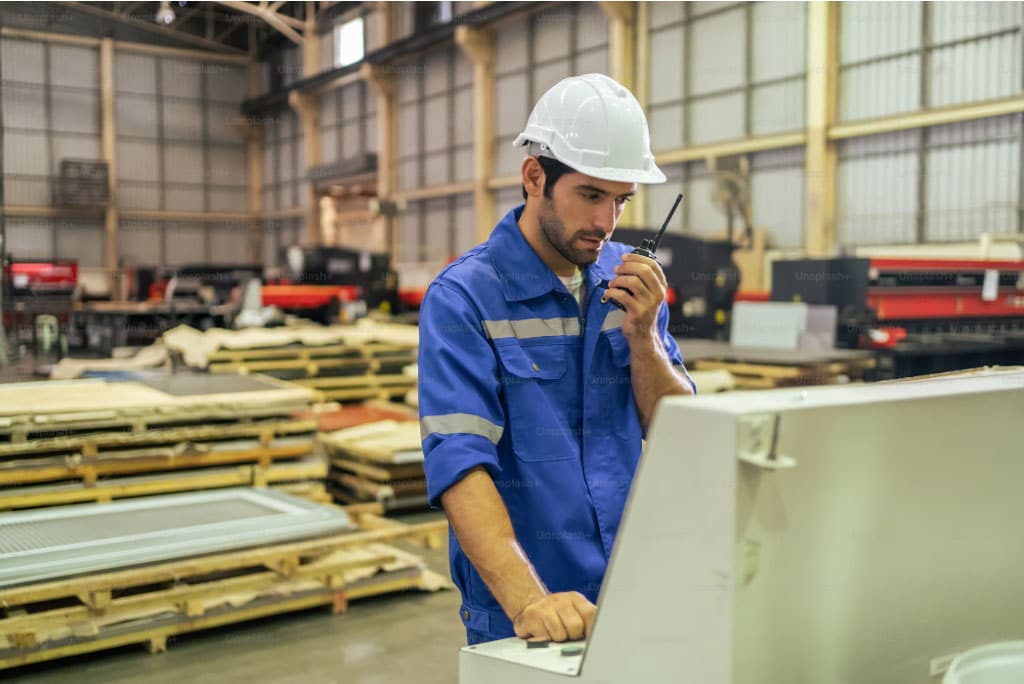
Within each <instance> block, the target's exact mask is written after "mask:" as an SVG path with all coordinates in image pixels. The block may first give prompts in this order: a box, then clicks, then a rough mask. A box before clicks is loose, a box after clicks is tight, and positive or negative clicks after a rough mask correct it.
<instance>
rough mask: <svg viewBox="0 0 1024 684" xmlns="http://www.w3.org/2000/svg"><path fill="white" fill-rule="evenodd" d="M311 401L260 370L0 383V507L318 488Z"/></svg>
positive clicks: (320, 468)
mask: <svg viewBox="0 0 1024 684" xmlns="http://www.w3.org/2000/svg"><path fill="white" fill-rule="evenodd" d="M313 400H314V394H313V393H312V392H311V391H310V390H308V389H305V388H302V387H296V386H294V385H290V384H288V383H284V382H281V381H278V380H274V379H273V378H265V377H260V376H253V377H243V376H210V375H206V374H184V375H156V376H153V377H149V378H144V379H141V380H138V381H130V382H129V381H121V382H114V381H105V380H68V381H50V382H33V383H20V384H9V385H0V510H5V509H17V508H30V507H36V506H50V505H62V504H69V503H80V502H95V501H109V500H112V499H118V498H124V497H130V496H140V495H148V494H158V493H170V492H180V491H190V490H196V489H210V488H217V487H228V486H238V485H266V484H270V483H283V482H296V481H298V482H309V481H310V480H312V481H316V482H317V483H322V481H323V478H324V475H325V474H326V465H325V464H324V462H323V460H322V459H320V458H319V457H317V456H315V455H314V451H315V434H316V422H315V421H314V420H313V419H312V417H311V416H309V414H308V412H309V409H310V408H311V404H312V402H313ZM303 413H305V415H306V417H299V416H300V415H301V414H303ZM321 493H322V487H321Z"/></svg>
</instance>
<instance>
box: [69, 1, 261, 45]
mask: <svg viewBox="0 0 1024 684" xmlns="http://www.w3.org/2000/svg"><path fill="white" fill-rule="evenodd" d="M60 4H61V5H64V6H67V7H71V8H73V9H75V10H77V11H79V12H84V13H85V14H91V15H93V16H96V17H102V18H103V19H108V20H110V21H115V22H117V23H120V24H125V25H127V26H132V27H134V28H137V29H139V30H141V31H148V32H150V33H153V34H156V35H159V36H163V37H165V38H170V39H172V40H179V41H181V42H183V43H190V44H192V45H195V46H197V47H202V48H206V49H207V50H213V51H215V52H227V53H232V54H245V53H244V52H242V51H241V50H238V49H236V48H233V47H229V46H227V45H224V44H223V43H216V42H214V41H212V40H207V39H205V38H201V37H200V36H196V35H193V34H191V33H186V32H184V31H179V30H177V29H172V28H167V27H166V26H158V25H157V24H155V23H153V22H149V21H145V20H143V19H136V18H134V17H128V16H122V15H119V14H115V13H114V12H111V11H109V10H105V9H101V8H99V7H96V6H94V5H92V4H91V3H87V2H61V3H60ZM242 4H245V3H242Z"/></svg>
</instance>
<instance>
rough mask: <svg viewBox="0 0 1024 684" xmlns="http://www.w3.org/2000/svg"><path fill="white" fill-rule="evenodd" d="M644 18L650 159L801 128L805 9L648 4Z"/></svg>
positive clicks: (784, 4) (794, 6) (785, 4)
mask: <svg viewBox="0 0 1024 684" xmlns="http://www.w3.org/2000/svg"><path fill="white" fill-rule="evenodd" d="M649 16H650V23H649V26H648V29H649V32H650V63H651V72H650V95H649V97H648V100H649V102H648V109H647V112H648V118H649V123H650V126H651V142H652V145H653V147H654V149H655V150H656V151H666V150H674V149H679V148H681V147H685V146H691V145H701V144H706V143H714V142H720V141H723V140H734V139H741V138H747V137H752V136H757V135H766V134H770V133H779V132H785V131H794V130H799V129H801V128H803V125H804V109H805V105H804V101H805V95H804V84H805V80H806V70H807V66H806V48H805V45H806V38H805V35H806V5H805V4H804V3H796V2H778V3H742V2H741V3H706V2H701V3H652V4H651V5H650V13H649ZM748 48H749V49H748ZM669 62H671V63H672V64H678V65H679V68H665V65H666V64H667V63H669Z"/></svg>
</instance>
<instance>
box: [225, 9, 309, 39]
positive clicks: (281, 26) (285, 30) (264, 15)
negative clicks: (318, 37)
mask: <svg viewBox="0 0 1024 684" xmlns="http://www.w3.org/2000/svg"><path fill="white" fill-rule="evenodd" d="M220 4H222V5H224V6H225V7H229V8H231V9H233V10H237V11H239V12H245V13H246V14H252V15H254V16H257V17H259V18H261V19H262V20H263V21H265V22H267V23H268V24H269V25H270V26H271V27H273V28H274V29H276V30H277V31H279V32H280V33H282V34H283V35H284V36H285V37H286V38H288V39H289V40H290V41H292V42H293V43H295V44H296V45H302V43H303V40H302V36H301V35H299V34H298V33H297V32H296V31H295V29H293V28H292V27H291V26H289V25H288V22H286V21H283V19H285V18H286V17H283V16H282V15H280V14H277V13H276V12H270V11H268V8H267V7H264V6H262V5H254V4H252V3H250V2H241V1H240V0H221V2H220ZM287 18H288V19H290V18H291V17H287ZM300 25H301V23H300Z"/></svg>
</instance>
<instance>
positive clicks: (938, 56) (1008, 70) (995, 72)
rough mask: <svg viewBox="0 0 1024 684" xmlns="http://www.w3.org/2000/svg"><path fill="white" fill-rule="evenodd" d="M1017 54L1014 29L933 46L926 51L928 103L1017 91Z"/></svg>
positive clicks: (957, 101) (942, 103)
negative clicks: (928, 84)
mask: <svg viewBox="0 0 1024 684" xmlns="http://www.w3.org/2000/svg"><path fill="white" fill-rule="evenodd" d="M939 4H941V3H939ZM1007 4H1011V5H1012V4H1016V3H1007ZM1020 54H1021V50H1020V35H1019V34H1018V33H1013V34H1003V35H999V36H993V37H990V38H982V39H978V40H977V41H976V42H970V43H960V44H956V45H951V46H949V47H943V48H936V49H935V50H933V51H932V52H931V54H930V55H929V78H930V80H931V85H930V88H929V91H928V95H929V97H928V104H929V106H932V107H943V106H946V105H954V104H963V103H966V102H976V101H978V100H991V99H995V98H999V97H1008V96H1010V95H1013V94H1014V93H1016V92H1019V91H1020V90H1021V64H1020Z"/></svg>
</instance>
